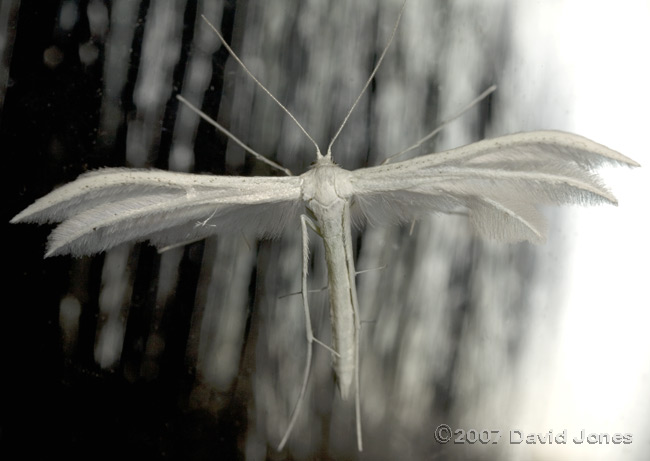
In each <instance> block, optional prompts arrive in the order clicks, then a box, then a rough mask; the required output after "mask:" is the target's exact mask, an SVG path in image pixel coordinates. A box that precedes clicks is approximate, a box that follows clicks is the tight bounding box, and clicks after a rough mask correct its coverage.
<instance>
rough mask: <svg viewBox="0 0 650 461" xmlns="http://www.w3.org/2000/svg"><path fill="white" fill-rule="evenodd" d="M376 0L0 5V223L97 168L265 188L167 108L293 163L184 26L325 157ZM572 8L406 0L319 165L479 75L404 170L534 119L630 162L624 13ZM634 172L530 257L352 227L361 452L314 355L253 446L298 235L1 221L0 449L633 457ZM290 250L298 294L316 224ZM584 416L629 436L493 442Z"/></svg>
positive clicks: (320, 323) (644, 41)
mask: <svg viewBox="0 0 650 461" xmlns="http://www.w3.org/2000/svg"><path fill="white" fill-rule="evenodd" d="M400 5H401V2H400V1H398V0H383V1H380V2H377V1H373V0H364V1H337V2H323V1H316V0H311V1H297V0H282V1H273V2H262V1H254V0H250V1H234V0H224V1H209V0H204V1H190V0H160V1H155V2H154V1H146V0H145V1H141V2H136V1H132V0H116V1H113V2H108V1H100V0H91V1H73V0H62V1H51V2H35V1H17V0H3V2H2V3H1V4H0V53H1V56H0V57H1V59H2V62H0V107H1V110H2V112H1V117H2V118H1V120H0V123H1V125H0V139H1V146H2V147H1V149H2V154H3V157H4V160H5V162H6V163H5V165H6V166H5V172H6V173H5V174H7V179H8V184H9V200H8V205H7V208H6V209H5V213H4V217H5V223H6V222H8V221H9V219H10V218H11V217H12V216H13V215H15V214H16V213H18V212H19V211H20V210H22V209H23V208H25V207H26V206H27V205H29V204H30V203H32V202H33V201H34V200H35V199H37V198H39V197H41V196H43V195H45V194H46V193H48V192H50V191H51V190H52V189H54V188H55V187H57V186H59V185H62V184H64V183H66V182H69V181H72V180H74V179H75V178H76V177H77V176H78V175H79V174H81V173H83V172H85V171H88V170H93V169H96V168H100V167H106V166H110V167H115V166H128V167H147V168H149V167H155V168H163V169H169V170H173V171H189V172H201V173H211V174H226V175H245V176H250V175H277V174H279V173H278V172H276V171H273V170H271V169H270V168H268V167H267V166H266V165H264V164H261V163H259V162H257V161H255V160H254V159H252V158H251V157H250V156H247V155H246V154H245V153H244V151H243V150H242V149H241V148H238V147H236V146H233V145H232V144H233V143H229V142H228V140H227V138H226V137H225V136H223V135H221V134H219V133H217V132H215V131H214V130H213V128H211V127H210V126H209V125H207V124H206V123H204V122H199V119H198V118H197V117H196V116H195V115H194V114H192V113H191V112H190V111H188V110H187V108H185V107H183V106H182V105H181V104H180V103H179V102H178V100H177V99H176V97H175V96H176V95H177V94H182V95H183V96H185V97H186V98H187V99H188V100H190V101H192V102H193V103H194V104H196V105H198V106H200V107H202V108H203V110H204V111H205V112H206V113H208V114H209V115H210V116H212V117H213V118H215V119H216V120H218V121H219V122H220V123H222V124H223V125H225V126H226V127H227V128H228V129H230V130H231V131H232V132H233V133H234V134H235V135H236V136H238V137H239V138H240V139H242V140H243V141H245V142H246V143H247V144H248V145H249V146H250V147H252V148H253V149H255V150H256V151H258V152H260V153H262V154H264V155H266V156H268V157H269V158H272V159H273V160H276V161H278V162H279V163H281V164H283V165H284V166H286V167H288V168H290V169H291V170H292V171H293V172H294V174H300V173H302V172H304V171H305V170H306V169H307V168H308V167H309V165H310V163H311V162H312V161H313V160H314V152H313V146H311V144H310V143H309V141H308V140H307V139H305V138H304V136H303V135H302V133H301V132H300V131H299V130H298V129H297V128H296V127H295V125H294V124H293V122H292V121H291V120H290V119H289V118H288V117H286V116H285V115H284V114H283V112H282V111H281V110H280V109H279V108H278V107H277V106H276V105H275V104H274V103H273V102H272V101H271V100H270V99H269V98H268V97H267V96H266V95H265V94H264V93H263V92H262V91H260V90H259V88H257V87H256V86H255V85H254V83H253V82H252V81H251V79H250V78H249V77H248V76H247V75H245V74H244V72H242V70H241V69H240V68H239V67H238V66H237V65H236V63H234V62H233V60H232V59H231V58H229V57H228V54H227V52H226V50H225V49H224V48H223V47H222V46H220V44H219V42H218V39H217V37H216V36H215V35H214V33H213V32H212V31H211V30H210V29H209V28H208V27H207V26H206V24H205V23H204V22H203V20H202V19H201V18H200V15H201V14H203V15H205V16H206V18H208V19H209V20H210V21H211V22H212V23H213V24H214V25H215V26H216V27H217V28H218V29H219V30H221V31H222V32H223V34H224V36H225V38H226V40H227V41H228V42H229V43H231V44H232V46H233V48H234V50H235V51H236V52H237V53H238V54H239V56H240V57H241V58H242V59H243V60H244V62H245V63H246V64H247V65H248V66H249V68H250V69H251V70H252V72H253V73H254V74H255V75H256V76H257V77H258V78H259V79H260V80H261V81H262V82H263V83H264V84H265V85H266V86H267V87H268V88H269V90H270V91H271V92H272V93H273V94H274V95H275V96H277V97H278V99H279V100H280V101H282V102H283V103H284V104H285V105H286V106H287V107H288V108H289V110H291V111H292V113H293V114H294V115H295V116H296V118H297V119H298V120H299V121H300V122H301V123H302V124H303V125H304V126H305V127H306V129H307V130H308V132H309V133H310V134H311V136H312V137H314V139H315V140H316V141H317V142H318V143H319V145H320V146H321V150H324V149H325V148H326V146H327V144H328V141H329V139H330V138H331V137H332V136H333V134H334V133H335V132H336V130H337V129H338V126H339V125H340V123H341V121H342V120H343V117H344V116H345V113H346V112H347V111H348V109H349V107H350V105H351V104H352V102H353V101H354V99H355V98H356V96H357V94H358V92H359V91H360V89H361V87H362V86H363V83H364V82H365V80H366V79H367V77H368V75H369V74H370V72H371V70H372V68H373V66H374V63H375V62H376V59H377V58H378V56H379V54H380V53H381V51H382V49H383V47H384V46H385V44H386V43H387V40H388V37H389V35H390V32H391V30H392V28H393V26H394V24H395V20H396V18H397V15H398V12H399V8H400ZM580 5H581V3H580V2H572V1H564V2H548V3H544V4H535V5H531V4H529V3H528V2H525V3H524V2H516V1H508V0H499V1H496V0H495V1H493V2H482V1H472V0H464V1H425V0H419V1H418V0H411V1H409V3H408V5H407V8H406V10H405V13H404V16H403V18H402V22H401V25H400V28H399V30H398V32H397V35H396V38H395V41H394V43H393V44H392V45H391V48H390V50H389V52H388V54H387V56H386V59H385V61H384V64H383V66H382V68H381V69H380V71H379V72H378V74H377V77H376V79H375V80H374V81H373V83H372V85H371V87H370V88H369V91H368V92H367V93H366V95H365V96H364V97H363V99H362V101H361V103H360V105H359V107H358V108H357V110H356V111H355V112H354V114H353V115H352V117H351V119H350V122H349V123H348V125H347V126H346V128H345V130H344V131H343V133H342V134H341V137H340V138H339V140H338V141H337V143H336V144H335V146H334V158H335V160H336V161H337V162H338V163H339V164H341V165H342V166H344V167H346V168H348V169H355V168H359V167H364V166H369V165H375V164H378V163H379V162H381V160H382V159H384V158H385V157H386V156H388V155H390V154H392V153H395V152H398V151H400V150H402V149H403V148H405V147H407V146H410V145H411V144H413V143H414V142H416V141H417V140H418V139H420V138H421V137H422V136H424V135H425V134H427V133H428V132H430V131H431V130H432V129H433V128H434V127H436V126H437V125H438V124H439V123H440V122H442V121H443V120H445V119H446V118H447V117H448V116H450V115H451V114H453V113H455V112H456V111H458V110H459V109H460V108H461V107H462V106H464V105H465V104H466V103H467V102H469V101H470V100H471V99H473V98H474V97H476V96H477V95H478V94H479V93H480V92H481V91H483V90H484V89H485V88H487V87H488V86H490V85H491V84H493V83H496V84H497V85H498V86H499V90H498V91H497V93H495V95H493V96H492V97H490V98H488V99H486V100H485V101H483V102H482V103H480V104H479V105H477V106H476V107H474V108H473V109H471V110H470V111H468V112H467V113H466V114H465V115H464V116H463V118H462V119H461V120H459V121H458V122H455V123H454V124H453V125H451V126H450V127H448V128H447V129H446V130H445V131H444V132H443V133H442V134H441V135H440V136H439V137H438V138H436V139H435V140H434V141H433V142H432V143H430V144H429V145H427V146H425V147H424V148H423V149H421V150H420V151H419V152H417V153H414V154H413V155H417V154H422V153H429V152H433V151H436V150H442V149H446V148H450V147H454V146H457V145H462V144H466V143H469V142H473V141H476V140H479V139H481V138H483V137H485V136H497V135H500V134H506V133H511V132H517V131H522V130H529V129H551V128H555V129H565V130H570V131H576V132H578V133H580V134H583V135H586V136H589V137H591V138H593V139H595V140H596V141H599V142H603V143H604V144H607V145H609V146H611V147H613V148H615V149H619V150H621V151H622V152H624V153H625V154H626V155H628V156H630V157H632V158H634V159H636V160H638V161H640V162H641V163H642V164H643V163H644V158H646V159H647V158H648V157H647V151H648V149H647V142H645V143H643V141H644V140H643V133H644V132H645V131H644V130H646V131H647V126H648V122H649V121H650V120H648V116H647V107H648V104H649V103H650V98H649V97H648V88H647V81H648V80H647V78H648V76H649V75H650V72H648V68H647V65H643V64H641V62H642V61H643V59H641V55H642V54H643V50H646V51H647V45H650V42H649V41H648V33H647V31H648V30H650V28H649V27H648V21H650V6H649V5H648V2H642V1H636V2H635V1H629V2H628V3H626V6H625V7H620V8H615V9H613V8H614V7H608V5H607V4H606V2H594V5H593V6H592V5H591V4H590V7H589V10H588V12H585V9H586V8H588V7H587V6H585V5H584V4H582V6H580ZM579 27H581V28H579ZM644 30H645V32H643V31H644ZM603 35H605V37H603ZM635 50H636V51H635ZM639 50H641V51H639ZM581 66H582V67H581ZM590 66H591V67H590ZM593 69H596V70H597V71H594V70H593ZM606 72H611V73H608V74H607V76H603V75H601V74H605V73H606ZM621 75H625V76H626V77H625V79H622V80H615V79H616V78H620V76H621ZM607 78H609V80H607ZM603 79H604V80H603ZM644 79H645V80H644ZM603 82H604V83H603ZM643 82H645V83H643ZM621 101H632V106H630V105H629V104H628V105H620V104H621ZM591 103H595V104H596V105H595V106H592V105H590V104H591ZM639 106H640V107H639ZM630 107H633V108H635V109H636V110H638V109H639V108H640V109H642V112H640V113H639V114H640V115H635V114H637V112H630V110H631V109H630ZM635 142H640V143H643V144H638V143H637V144H635ZM640 146H645V147H640ZM644 156H645V157H644ZM645 163H647V162H645ZM642 174H643V175H645V173H644V172H642V173H640V172H639V171H638V170H637V171H622V172H612V173H609V174H608V176H607V179H608V181H610V182H611V183H612V186H613V189H614V191H615V193H616V194H617V196H618V197H619V200H620V201H621V206H620V207H619V208H618V209H614V208H612V209H611V210H605V211H602V210H600V209H587V210H585V211H578V210H576V209H575V208H572V209H570V210H568V211H564V212H557V211H555V210H548V213H547V215H548V216H549V218H550V219H551V225H550V236H549V241H548V243H547V244H546V245H545V246H542V247H533V246H531V245H529V244H519V245H512V246H508V245H501V244H494V243H490V242H483V241H481V240H478V239H476V238H474V237H473V236H472V235H471V233H470V232H469V229H468V227H467V223H466V222H465V219H464V218H463V217H462V216H435V217H428V216H423V218H422V221H420V222H418V223H416V225H415V227H414V230H413V232H411V230H410V229H409V226H405V227H397V226H396V227H393V228H368V229H366V230H364V231H362V232H361V231H359V232H356V233H355V236H356V247H355V252H356V256H357V269H358V270H366V269H375V270H371V271H369V272H366V273H363V274H361V275H359V276H358V278H357V282H358V292H359V299H360V304H361V307H360V309H361V315H362V319H363V327H362V352H361V362H362V363H361V405H362V423H363V428H364V437H365V440H364V442H365V451H364V452H363V453H361V454H360V453H357V451H356V440H355V436H354V424H355V420H354V408H353V406H352V405H348V404H346V403H344V402H342V401H341V400H340V398H339V396H338V394H337V391H336V386H335V383H334V378H333V372H332V370H331V366H330V361H331V360H330V356H329V353H328V352H327V351H326V350H324V349H322V348H318V347H316V348H315V357H314V365H313V368H312V371H311V377H310V382H309V387H308V392H307V396H306V401H305V405H304V407H303V411H302V414H301V416H300V418H299V420H298V423H297V425H296V427H295V429H294V433H293V435H292V437H291V438H290V441H289V443H288V445H287V447H286V448H285V450H284V451H283V452H280V453H278V452H277V451H276V450H275V447H276V446H277V444H278V443H279V441H280V439H281V437H282V435H283V433H284V430H285V428H286V426H287V424H288V421H289V416H290V413H291V410H292V408H293V405H294V404H295V400H296V398H297V395H298V391H299V387H300V383H301V376H302V371H303V368H302V367H303V363H304V362H303V361H304V356H305V353H306V340H305V336H304V320H303V314H302V307H301V300H300V297H299V296H287V297H283V295H287V294H291V293H295V292H297V291H299V289H300V264H301V244H300V239H299V232H298V223H295V224H294V225H290V226H288V229H287V232H286V233H285V234H283V236H282V237H281V238H280V239H277V240H275V241H272V242H269V241H264V242H256V241H254V240H252V239H248V238H246V236H242V235H224V236H220V237H218V238H212V239H208V240H207V241H205V242H199V243H194V244H191V245H188V246H186V247H183V248H176V249H173V250H170V251H168V252H165V253H163V254H158V253H157V252H156V251H155V250H154V249H153V248H151V247H149V246H147V245H146V244H138V245H125V246H122V247H119V248H116V249H114V250H111V251H109V252H107V253H106V254H101V255H97V256H95V257H88V258H81V259H73V258H70V257H56V258H51V259H47V260H43V257H42V255H43V253H44V247H45V242H46V240H47V234H48V233H49V231H50V230H51V227H49V226H41V227H38V226H29V225H12V226H9V225H6V227H5V235H7V236H8V239H7V240H6V244H7V248H8V252H7V254H8V255H9V258H8V259H9V264H8V266H9V270H8V271H6V272H5V273H6V274H8V278H7V279H6V280H8V282H7V284H6V285H5V286H6V293H7V296H6V298H5V302H4V303H3V308H2V317H1V318H2V320H1V322H2V341H3V347H2V363H3V373H2V374H3V378H2V385H3V390H2V399H1V402H2V403H1V405H2V407H1V411H2V427H1V431H2V432H1V434H0V437H1V438H2V442H1V444H2V448H1V449H2V451H3V452H5V454H3V455H2V456H3V459H14V458H17V457H20V458H25V457H28V456H30V457H32V456H35V457H43V456H44V455H48V456H50V455H52V456H53V455H65V456H68V457H69V458H81V457H83V458H86V459H87V458H89V459H103V458H111V459H114V458H115V457H117V456H125V455H128V456H133V457H139V458H142V459H159V458H167V459H245V458H246V459H266V458H268V459H284V458H289V459H355V458H365V459H396V458H403V459H486V460H487V459H568V458H570V459H645V458H644V457H645V455H647V453H648V449H649V443H650V442H649V440H650V439H649V438H648V437H647V434H645V433H643V430H644V429H645V430H646V431H647V429H648V416H647V415H648V414H647V409H648V408H649V402H648V400H649V399H648V393H647V391H646V388H647V387H648V376H649V374H648V373H649V372H650V358H649V357H650V354H648V352H649V351H650V344H649V343H648V339H647V334H646V332H647V324H648V323H647V321H648V314H647V310H648V307H650V302H648V297H647V294H646V293H645V291H644V290H643V286H644V282H643V281H642V280H643V279H644V278H645V277H646V276H647V275H648V274H647V268H646V261H647V259H646V258H647V256H648V246H647V243H645V241H646V240H647V237H646V236H645V235H647V234H646V233H645V232H646V230H647V224H643V216H641V217H639V215H640V214H641V215H645V217H647V204H645V203H642V202H641V197H647V196H648V194H647V192H648V191H647V184H648V180H647V179H646V180H645V181H642V180H641V179H640V178H641V177H642V176H641V175H642ZM643 184H645V185H643ZM641 187H644V189H643V190H642V189H640V188H641ZM5 203H7V202H5ZM609 213H611V215H610V214H609ZM574 216H578V217H579V218H580V219H578V218H572V217H574ZM644 226H645V227H644ZM626 244H627V245H626ZM311 256H312V258H311V261H312V267H311V268H310V279H309V284H310V287H311V288H313V289H319V288H322V287H324V286H325V285H326V281H325V280H326V276H325V268H324V264H323V249H322V247H321V244H320V242H318V238H316V237H315V236H314V237H313V238H312V245H311ZM576 261H578V262H576ZM580 261H582V264H583V265H582V266H580V265H579V264H580ZM590 269H591V270H593V272H590ZM645 283H647V282H645ZM598 301H602V303H603V305H602V306H601V305H600V304H597V303H598ZM310 302H311V308H312V319H313V323H314V329H315V331H316V334H317V336H318V337H319V338H320V339H321V340H323V341H324V342H326V343H328V342H329V336H330V331H329V328H330V326H329V318H328V307H327V292H326V291H322V292H319V293H314V294H313V295H312V296H311V298H310ZM599 306H600V307H599ZM603 306H604V307H603ZM644 409H645V410H644ZM441 423H446V424H449V425H450V426H451V427H453V428H464V429H466V430H468V429H472V428H473V429H477V430H481V429H488V430H491V429H494V430H501V432H502V438H501V440H500V442H499V443H498V444H496V445H493V444H487V445H485V444H482V443H475V444H465V445H454V444H453V443H450V444H448V445H440V444H439V443H437V442H436V441H435V440H434V438H433V433H434V430H435V428H436V426H438V425H439V424H441ZM585 427H586V430H587V432H609V433H614V432H623V433H625V432H632V433H634V436H635V439H634V443H633V444H632V445H626V446H622V445H612V444H609V445H607V446H589V447H587V446H578V445H572V444H568V445H567V446H566V447H564V446H554V447H549V446H541V447H540V446H526V444H523V445H510V444H508V443H507V439H508V431H510V430H522V431H524V432H537V433H546V432H548V431H549V430H553V431H554V432H556V433H557V432H561V430H562V429H564V428H569V433H570V434H573V435H578V432H579V430H580V429H582V428H585ZM9 453H13V454H12V455H9ZM16 453H19V456H16Z"/></svg>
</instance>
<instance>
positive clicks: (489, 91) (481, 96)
mask: <svg viewBox="0 0 650 461" xmlns="http://www.w3.org/2000/svg"><path fill="white" fill-rule="evenodd" d="M496 89H497V86H496V85H492V86H491V87H490V88H488V89H487V90H485V91H484V92H483V93H481V94H479V95H478V96H477V97H476V98H474V99H473V100H472V101H471V102H470V103H469V104H467V105H466V106H465V107H463V108H462V109H461V110H459V111H458V112H457V113H456V114H454V115H452V116H451V117H450V118H448V119H447V120H445V121H443V122H442V123H441V124H440V125H438V127H437V128H436V129H435V130H433V131H432V132H431V133H429V134H428V135H426V136H425V137H424V138H422V139H420V140H419V141H418V142H416V143H415V144H413V145H412V146H411V147H407V148H406V149H404V150H403V151H400V152H398V153H396V154H393V155H391V156H389V157H387V158H386V160H384V161H383V162H381V165H386V164H387V163H389V162H390V161H391V160H393V159H394V158H396V157H399V156H400V155H404V154H406V153H407V152H410V151H412V150H413V149H417V148H418V147H420V146H421V145H422V144H424V143H425V142H427V141H428V140H429V139H431V138H433V137H434V136H435V135H437V134H438V133H440V131H442V129H443V128H444V127H446V126H447V125H449V124H450V123H451V122H453V121H454V120H456V119H457V118H458V117H460V116H461V115H463V114H464V113H465V112H467V111H468V110H470V109H471V108H472V107H474V106H475V105H476V104H478V103H479V102H481V101H483V100H484V99H485V98H487V97H488V96H489V95H491V94H492V93H494V92H495V91H496Z"/></svg>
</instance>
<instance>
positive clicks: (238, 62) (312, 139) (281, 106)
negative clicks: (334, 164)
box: [201, 15, 323, 158]
mask: <svg viewBox="0 0 650 461" xmlns="http://www.w3.org/2000/svg"><path fill="white" fill-rule="evenodd" d="M201 17H202V18H203V20H204V21H205V22H206V23H207V24H208V26H210V28H211V29H212V30H213V31H214V33H215V34H217V37H219V40H221V43H222V44H223V46H224V47H226V50H228V53H230V56H232V57H233V59H234V60H235V61H237V64H239V65H240V66H241V67H242V69H244V71H245V72H246V73H247V74H248V76H249V77H250V78H252V79H253V81H254V82H255V83H257V85H258V86H259V87H260V88H261V89H262V90H264V92H265V93H266V94H268V95H269V96H270V97H271V99H273V101H275V103H276V104H277V105H278V106H280V108H282V110H283V111H284V112H285V113H286V114H287V115H288V116H289V117H291V120H293V122H294V123H295V124H296V125H298V128H300V130H301V131H302V132H303V133H305V136H307V138H309V140H310V141H311V142H312V144H313V145H314V147H316V158H320V157H322V156H323V154H321V152H320V149H319V148H318V144H316V141H314V138H312V137H311V136H309V133H307V130H305V128H304V127H303V126H302V125H301V124H300V122H299V121H298V120H297V119H296V117H294V116H293V114H292V113H291V112H289V109H287V108H286V107H285V106H284V104H282V103H281V102H280V101H278V98H276V97H275V96H273V93H271V92H270V91H269V90H267V89H266V87H265V86H264V85H262V82H260V81H259V80H258V79H257V78H256V77H255V76H254V75H253V73H252V72H251V71H250V70H248V67H246V65H245V64H244V63H243V62H242V60H241V59H239V57H238V56H237V55H236V54H235V52H234V51H233V50H232V48H230V45H228V43H226V40H225V39H224V38H223V37H222V36H221V33H219V31H218V30H217V28H216V27H214V26H213V25H212V23H211V22H210V21H208V18H206V17H205V16H204V15H201Z"/></svg>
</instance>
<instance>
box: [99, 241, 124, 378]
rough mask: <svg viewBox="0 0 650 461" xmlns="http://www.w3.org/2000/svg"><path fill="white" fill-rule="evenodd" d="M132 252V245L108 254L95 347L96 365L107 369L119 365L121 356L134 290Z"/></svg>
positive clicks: (113, 250) (118, 248) (120, 247)
mask: <svg viewBox="0 0 650 461" xmlns="http://www.w3.org/2000/svg"><path fill="white" fill-rule="evenodd" d="M130 252H131V245H121V246H119V247H116V248H114V249H112V250H110V251H108V252H107V253H106V259H105V262H104V270H103V272H102V290H101V293H100V295H99V318H98V319H97V343H96V344H95V361H96V362H97V364H98V365H99V366H100V367H101V368H104V369H106V368H112V367H113V366H115V365H117V364H118V361H119V359H120V355H121V353H122V345H123V342H124V332H125V330H126V319H127V316H128V312H129V308H128V307H129V304H130V303H129V300H130V299H131V290H132V283H131V280H130V270H129V264H128V263H129V254H130Z"/></svg>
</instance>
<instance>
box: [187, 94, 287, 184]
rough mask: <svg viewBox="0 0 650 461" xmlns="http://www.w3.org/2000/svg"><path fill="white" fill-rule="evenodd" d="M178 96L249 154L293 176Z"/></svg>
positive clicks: (193, 110)
mask: <svg viewBox="0 0 650 461" xmlns="http://www.w3.org/2000/svg"><path fill="white" fill-rule="evenodd" d="M176 98H177V99H178V100H179V101H180V102H182V103H183V104H185V105H186V106H187V107H188V108H189V109H190V110H191V111H192V112H195V113H196V114H197V115H198V116H199V117H201V118H202V119H203V120H205V121H206V122H208V123H209V124H210V125H212V126H213V127H215V128H216V129H217V130H219V131H221V132H222V133H223V134H225V135H226V136H228V137H229V138H230V139H232V140H233V141H235V143H237V145H238V146H239V147H241V148H242V149H244V150H245V151H246V152H248V153H249V154H251V155H252V156H253V157H255V158H256V159H257V160H259V161H260V162H264V163H266V164H267V165H270V166H272V167H273V168H276V169H278V170H280V171H282V172H283V173H284V174H286V175H287V176H293V174H292V173H291V170H289V169H288V168H285V167H283V166H282V165H280V164H279V163H275V162H274V161H273V160H269V159H268V158H266V157H264V156H263V155H262V154H259V153H257V152H255V151H254V150H253V149H251V148H250V147H248V146H247V145H246V144H244V142H243V141H241V140H239V138H237V136H235V135H234V134H232V133H231V132H230V131H228V130H227V129H226V127H224V126H222V125H220V124H219V123H217V121H216V120H213V119H212V118H211V117H210V116H209V115H208V114H206V113H205V112H203V111H202V110H201V109H199V108H198V107H196V106H195V105H193V104H192V103H191V102H189V101H188V100H187V99H185V98H184V97H183V96H181V95H180V94H178V95H176Z"/></svg>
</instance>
